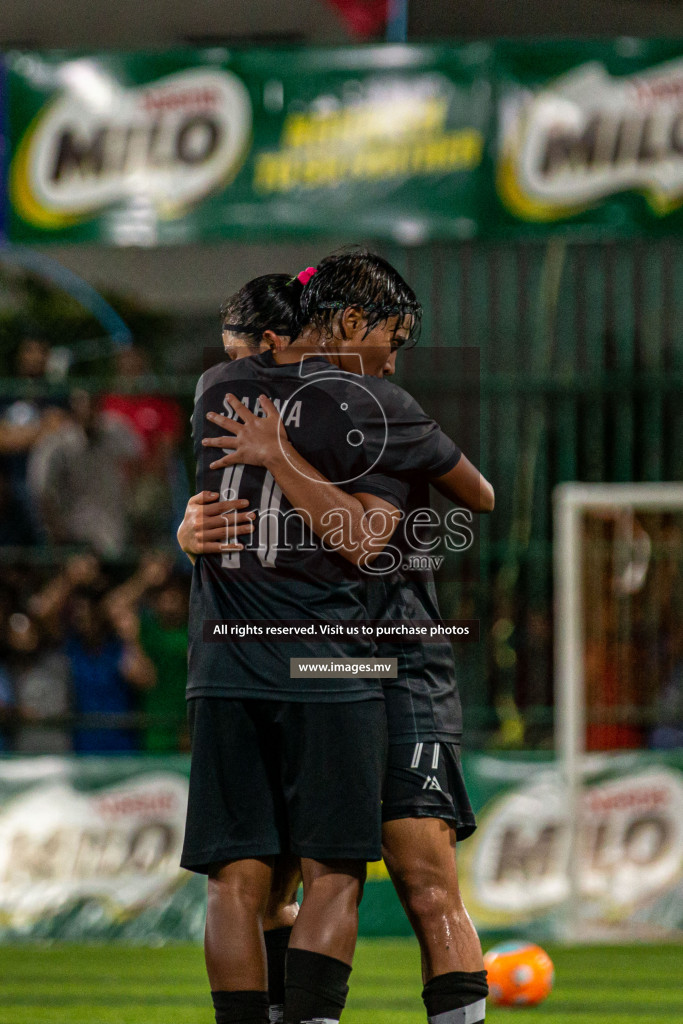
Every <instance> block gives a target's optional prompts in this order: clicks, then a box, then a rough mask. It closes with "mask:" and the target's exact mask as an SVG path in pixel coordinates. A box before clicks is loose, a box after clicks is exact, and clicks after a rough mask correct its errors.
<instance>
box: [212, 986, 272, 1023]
mask: <svg viewBox="0 0 683 1024" xmlns="http://www.w3.org/2000/svg"><path fill="white" fill-rule="evenodd" d="M211 998H212V999H213V1008H214V1010H215V1011H216V1024H268V993H267V992H254V991H250V992H222V991H218V992H212V993H211Z"/></svg>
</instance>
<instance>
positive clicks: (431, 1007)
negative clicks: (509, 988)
mask: <svg viewBox="0 0 683 1024" xmlns="http://www.w3.org/2000/svg"><path fill="white" fill-rule="evenodd" d="M488 994H489V987H488V985H487V984H486V971H450V973H449V974H437V976H436V978H432V979H431V981H428V982H427V984H426V985H425V987H424V989H423V990H422V999H423V1001H424V1004H425V1008H426V1010H427V1020H428V1021H429V1024H480V1022H481V1021H483V1020H484V1018H485V1016H486V1006H485V1002H484V1001H485V999H486V997H487V995H488ZM465 1007H467V1008H468V1012H467V1013H465Z"/></svg>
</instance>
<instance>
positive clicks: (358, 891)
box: [304, 861, 367, 907]
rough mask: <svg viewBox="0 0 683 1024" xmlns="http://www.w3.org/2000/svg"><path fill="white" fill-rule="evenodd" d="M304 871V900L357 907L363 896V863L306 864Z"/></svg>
mask: <svg viewBox="0 0 683 1024" xmlns="http://www.w3.org/2000/svg"><path fill="white" fill-rule="evenodd" d="M307 868H308V869H307V870H305V871H304V900H306V899H308V900H311V899H313V900H316V901H317V900H321V901H323V902H325V903H326V904H329V905H332V904H334V905H335V906H337V907H341V906H346V907H357V906H358V905H359V904H360V901H361V898H362V896H363V886H364V884H365V877H366V873H367V872H366V867H365V863H364V862H361V861H358V862H357V863H356V862H351V863H347V862H340V863H339V864H335V863H328V864H322V863H321V864H314V865H313V866H310V865H307Z"/></svg>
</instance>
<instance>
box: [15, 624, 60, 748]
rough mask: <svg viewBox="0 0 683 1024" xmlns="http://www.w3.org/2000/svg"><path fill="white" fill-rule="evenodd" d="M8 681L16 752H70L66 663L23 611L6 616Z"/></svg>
mask: <svg viewBox="0 0 683 1024" xmlns="http://www.w3.org/2000/svg"><path fill="white" fill-rule="evenodd" d="M6 642H7V647H8V650H9V655H8V670H9V672H8V675H9V677H10V678H11V682H12V689H13V694H12V701H13V711H14V736H13V743H12V748H13V750H14V751H15V752H17V753H20V754H63V753H66V752H68V751H69V750H71V734H70V729H69V726H68V724H67V721H66V719H67V716H68V714H69V712H70V704H71V701H70V689H71V688H70V680H69V662H68V659H67V657H66V654H65V653H64V650H63V648H61V647H59V646H57V645H54V644H51V643H50V642H49V640H48V638H47V637H46V636H45V635H44V633H43V631H42V630H41V628H40V626H39V624H38V623H36V622H35V621H34V620H33V619H31V618H29V616H28V615H25V614H24V613H23V612H18V611H15V612H13V613H12V615H10V617H9V622H8V629H7V636H6Z"/></svg>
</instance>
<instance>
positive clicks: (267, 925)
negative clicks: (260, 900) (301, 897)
mask: <svg viewBox="0 0 683 1024" xmlns="http://www.w3.org/2000/svg"><path fill="white" fill-rule="evenodd" d="M300 885H301V861H300V860H299V858H298V857H295V856H294V855H293V854H280V856H279V857H276V858H275V864H274V868H273V884H272V886H271V890H270V896H269V898H268V905H267V907H266V912H265V915H264V917H263V930H264V932H265V931H270V930H272V929H273V928H291V927H292V925H293V924H294V922H295V921H296V917H297V914H298V913H299V904H298V902H297V893H298V891H299V886H300Z"/></svg>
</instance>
